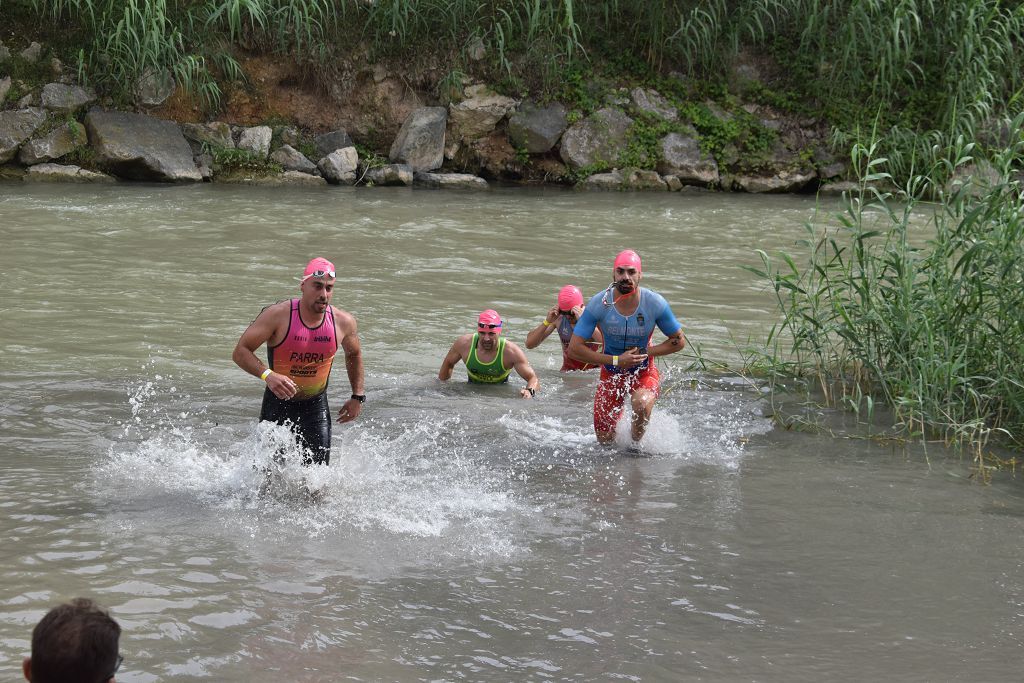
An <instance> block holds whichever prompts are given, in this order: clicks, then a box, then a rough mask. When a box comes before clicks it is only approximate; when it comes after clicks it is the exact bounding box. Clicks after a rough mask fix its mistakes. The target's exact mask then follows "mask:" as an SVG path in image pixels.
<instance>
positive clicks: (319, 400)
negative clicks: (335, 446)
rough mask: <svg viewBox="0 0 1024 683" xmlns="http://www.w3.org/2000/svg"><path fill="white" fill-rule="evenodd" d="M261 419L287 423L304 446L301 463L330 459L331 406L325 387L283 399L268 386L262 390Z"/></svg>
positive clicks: (329, 460)
mask: <svg viewBox="0 0 1024 683" xmlns="http://www.w3.org/2000/svg"><path fill="white" fill-rule="evenodd" d="M260 422H274V423H276V424H279V425H280V424H288V426H289V427H291V430H292V431H293V432H294V433H295V438H296V439H297V440H298V442H299V445H300V446H302V448H303V450H304V454H303V456H302V462H303V464H305V465H309V464H317V465H327V464H328V463H330V462H331V409H330V407H329V406H328V405H327V392H326V391H325V392H323V393H322V394H320V395H318V396H314V397H313V398H310V399H306V400H305V401H282V400H281V399H279V398H278V397H277V396H274V393H273V392H272V391H270V389H269V388H268V389H266V390H264V392H263V406H262V408H261V409H260Z"/></svg>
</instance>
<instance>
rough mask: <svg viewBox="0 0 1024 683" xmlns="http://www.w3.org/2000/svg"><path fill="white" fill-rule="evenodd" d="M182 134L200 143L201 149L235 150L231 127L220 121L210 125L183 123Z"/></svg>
mask: <svg viewBox="0 0 1024 683" xmlns="http://www.w3.org/2000/svg"><path fill="white" fill-rule="evenodd" d="M181 132H182V133H183V134H184V135H185V137H186V138H187V139H188V140H191V141H193V142H196V143H198V145H199V146H200V147H202V145H203V144H205V145H206V146H208V147H220V148H223V149H234V148H235V141H234V140H233V139H232V137H231V126H229V125H228V124H226V123H222V122H220V121H212V122H210V123H183V124H181Z"/></svg>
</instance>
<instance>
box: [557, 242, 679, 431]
mask: <svg viewBox="0 0 1024 683" xmlns="http://www.w3.org/2000/svg"><path fill="white" fill-rule="evenodd" d="M642 274H643V268H642V265H641V262H640V255H639V254H637V253H636V252H635V251H633V250H631V249H627V250H625V251H622V252H620V253H619V254H618V256H616V257H615V262H614V264H613V265H612V284H611V285H610V286H609V287H608V289H606V290H605V291H603V292H600V293H598V294H596V295H595V296H594V297H593V298H592V299H591V300H590V301H589V302H588V303H587V307H586V308H585V309H584V311H583V315H581V316H580V319H579V322H577V323H576V327H575V328H574V329H573V334H572V339H571V340H570V342H569V355H570V356H572V357H573V358H576V359H577V360H580V361H583V362H586V363H598V364H601V365H602V366H603V367H602V368H601V380H600V382H599V383H598V386H597V392H596V393H595V394H594V432H595V434H596V435H597V440H598V441H599V442H601V443H609V442H611V441H613V440H614V439H615V426H616V424H617V423H618V421H619V418H620V417H621V416H622V409H623V404H624V403H625V400H626V397H629V398H630V401H631V404H632V408H633V424H632V429H631V433H632V437H633V442H634V444H636V443H637V442H639V441H640V440H641V439H642V438H643V437H644V433H645V432H646V431H647V423H648V422H649V421H650V419H651V412H652V411H653V410H654V402H655V400H656V399H657V398H658V394H659V392H660V390H661V375H660V373H659V372H658V368H657V366H655V365H654V363H653V361H652V359H653V358H655V357H657V356H666V355H668V354H670V353H675V352H677V351H681V350H682V348H683V344H684V339H683V327H682V325H680V324H679V321H678V320H676V317H675V315H674V314H673V313H672V309H671V308H670V307H669V305H668V302H667V301H665V298H664V297H663V296H661V295H660V294H658V293H657V292H654V291H651V290H649V289H647V288H645V287H641V286H640V278H641V276H642ZM655 327H657V328H658V329H660V330H661V332H662V334H664V335H665V336H666V337H667V339H665V341H663V342H661V343H660V344H657V345H655V346H651V345H650V341H651V336H652V335H653V334H654V328H655ZM595 329H600V330H601V332H603V333H604V352H603V353H601V352H598V351H594V350H593V349H590V348H588V347H587V343H586V342H587V339H589V338H590V336H591V335H593V334H594V330H595Z"/></svg>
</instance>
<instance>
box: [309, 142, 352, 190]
mask: <svg viewBox="0 0 1024 683" xmlns="http://www.w3.org/2000/svg"><path fill="white" fill-rule="evenodd" d="M317 168H319V169H320V173H321V174H322V175H323V177H324V178H325V179H326V180H327V182H329V183H331V184H333V185H342V184H344V185H351V184H352V183H354V182H355V181H356V169H358V168H359V153H358V152H356V148H355V147H343V148H342V149H339V150H337V151H335V152H331V153H330V154H328V155H327V156H325V157H324V158H323V159H321V160H320V163H318V164H317Z"/></svg>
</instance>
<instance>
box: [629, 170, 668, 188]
mask: <svg viewBox="0 0 1024 683" xmlns="http://www.w3.org/2000/svg"><path fill="white" fill-rule="evenodd" d="M622 189H623V190H657V191H659V192H665V191H666V190H668V184H666V183H665V181H664V180H662V178H661V176H660V175H658V173H657V172H656V171H648V170H645V169H642V168H624V169H622Z"/></svg>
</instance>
